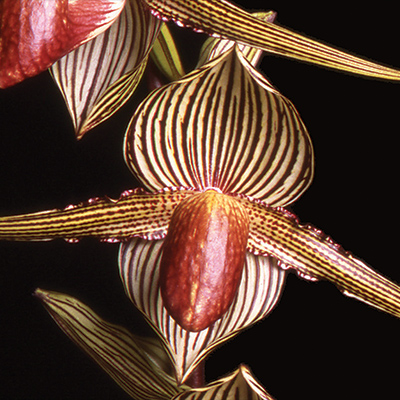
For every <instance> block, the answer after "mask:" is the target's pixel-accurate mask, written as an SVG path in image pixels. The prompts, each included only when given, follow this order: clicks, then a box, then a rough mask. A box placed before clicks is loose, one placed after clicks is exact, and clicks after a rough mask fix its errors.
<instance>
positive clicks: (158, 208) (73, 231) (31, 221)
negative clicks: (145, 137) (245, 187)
mask: <svg viewBox="0 0 400 400" xmlns="http://www.w3.org/2000/svg"><path fill="white" fill-rule="evenodd" d="M193 193H195V192H193V191H191V190H185V189H180V190H178V189H175V190H162V191H159V192H158V193H154V194H149V193H146V192H144V191H143V190H134V191H126V192H124V193H123V194H122V196H121V197H120V198H119V199H118V200H111V199H108V198H105V199H91V200H89V201H88V202H86V203H82V204H79V205H76V206H68V207H67V208H65V209H64V210H57V209H56V210H49V211H43V212H38V213H32V214H25V215H17V216H9V217H0V240H50V239H56V238H64V239H66V240H69V241H76V240H79V239H81V238H83V237H87V236H91V237H96V238H98V239H101V240H105V241H109V242H117V241H120V240H126V239H130V238H132V237H135V236H138V237H142V238H145V239H150V240H151V239H160V238H162V237H164V236H165V235H166V233H167V228H168V224H169V221H170V219H171V215H172V212H173V210H174V208H175V207H176V205H177V204H179V203H180V202H181V201H182V200H183V199H184V198H186V197H188V196H191V195H192V194H193Z"/></svg>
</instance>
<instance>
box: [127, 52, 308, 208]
mask: <svg viewBox="0 0 400 400" xmlns="http://www.w3.org/2000/svg"><path fill="white" fill-rule="evenodd" d="M125 159H126V162H127V164H128V165H129V167H130V168H131V170H132V172H133V173H134V174H135V175H136V177H137V178H138V179H139V180H140V182H141V183H142V184H143V185H145V187H146V188H148V189H149V190H158V189H160V188H163V187H170V186H176V187H178V186H184V187H194V188H196V189H199V190H204V189H206V188H209V187H213V188H218V189H220V190H221V191H222V192H224V193H241V194H245V195H248V196H253V197H255V198H258V199H264V200H266V201H267V202H268V203H269V204H272V205H286V204H289V203H291V202H292V201H294V200H295V199H296V198H298V197H299V196H300V195H301V194H302V193H303V192H304V191H305V190H306V189H307V188H308V186H309V185H310V183H311V180H312V177H313V149H312V145H311V141H310V138H309V136H308V133H307V130H306V128H305V126H304V124H303V122H302V121H301V119H300V116H299V115H298V113H297V111H296V109H295V108H294V106H293V105H292V103H291V102H290V101H289V100H287V99H286V98H285V97H284V96H282V95H281V94H280V93H279V92H278V91H277V90H275V89H274V88H273V87H272V85H271V84H270V83H269V82H268V81H267V80H266V79H265V78H264V77H263V76H262V75H261V74H260V73H258V72H257V71H256V70H255V69H254V67H253V66H252V65H251V64H250V63H249V62H248V60H247V59H246V57H245V55H244V54H243V53H242V52H241V51H240V50H239V49H237V48H236V47H235V48H230V49H228V51H226V52H224V53H222V54H221V55H220V56H219V57H217V58H213V59H211V61H209V62H208V63H207V64H205V65H204V66H202V67H201V68H199V69H197V70H195V71H193V72H192V73H190V74H188V75H186V76H185V77H183V78H182V79H181V80H179V81H176V82H173V83H171V84H169V85H166V86H163V87H162V88H160V89H158V90H155V91H153V92H152V93H151V94H150V95H149V96H148V97H147V98H146V99H145V101H143V102H142V103H141V104H140V105H139V107H138V108H137V110H136V112H135V114H134V116H133V119H132V121H131V123H130V126H129V128H128V130H127V133H126V137H125Z"/></svg>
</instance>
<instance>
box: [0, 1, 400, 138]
mask: <svg viewBox="0 0 400 400" xmlns="http://www.w3.org/2000/svg"><path fill="white" fill-rule="evenodd" d="M161 20H165V21H167V20H173V21H174V22H176V23H177V24H178V25H179V26H184V27H188V28H191V29H193V30H195V31H198V32H205V33H207V34H209V35H211V36H218V37H221V38H225V39H230V40H233V41H236V42H237V43H241V44H245V45H248V46H251V47H254V48H258V49H260V50H263V51H266V52H269V53H273V54H277V55H280V56H284V57H290V58H294V59H296V60H300V61H305V62H311V63H314V64H317V65H321V66H324V67H328V68H334V69H339V70H343V71H346V72H351V73H356V74H361V75H365V76H371V77H377V78H381V79H390V80H400V72H399V71H397V70H394V69H392V68H388V67H385V66H381V65H378V64H376V63H373V62H370V61H367V60H363V59H361V58H358V57H355V56H353V55H350V54H347V53H345V52H342V51H339V50H337V49H334V48H332V47H329V46H327V45H324V44H321V43H318V42H317V41H315V40H311V39H308V38H306V37H304V36H302V35H300V34H297V33H295V32H292V31H290V30H288V29H286V28H283V27H280V26H277V25H274V24H272V23H271V21H263V20H261V19H259V18H256V17H255V16H254V15H251V14H250V13H248V12H246V11H244V10H242V9H240V8H238V7H236V6H234V5H232V4H230V3H229V2H227V1H219V0H201V1H198V0H167V1H165V0H163V1H160V0H73V1H72V0H52V1H36V0H3V1H2V3H1V4H0V88H7V87H9V86H12V85H15V84H16V83H18V82H21V81H22V80H24V79H26V78H29V77H32V76H35V75H37V74H38V73H40V72H42V71H44V70H46V69H47V68H49V67H51V72H52V75H53V77H54V79H55V81H56V83H57V85H58V86H59V88H60V90H61V92H62V94H63V97H64V99H65V101H66V104H67V107H68V109H69V112H70V114H71V118H72V121H73V124H74V128H75V132H76V136H77V138H81V137H82V136H83V135H84V134H85V133H86V132H88V131H89V130H91V129H92V128H94V127H95V126H97V125H98V124H100V123H101V122H103V121H105V120H106V119H107V118H109V117H110V116H111V115H112V114H114V113H115V112H116V111H117V110H118V109H119V108H120V107H121V106H122V105H123V104H125V103H126V101H127V100H128V99H129V98H130V96H131V95H132V94H133V93H134V91H135V88H136V87H137V85H138V83H139V81H140V79H141V77H142V75H143V71H144V68H145V66H146V63H147V60H148V57H149V54H150V51H151V49H152V48H153V45H154V44H155V43H156V44H157V46H156V47H155V48H154V50H155V51H153V52H152V57H154V58H155V59H156V60H158V61H159V62H164V63H165V64H168V63H170V62H171V58H168V57H167V58H165V57H163V49H165V46H163V44H165V43H168V33H163V32H161V34H160V28H161V25H162V23H161ZM174 58H175V59H174V60H173V61H174V62H172V64H175V65H179V61H178V58H177V57H175V56H174ZM175 61H176V62H175ZM170 72H171V74H172V75H171V77H172V78H173V79H176V77H177V76H179V75H182V72H183V71H182V68H181V67H178V69H177V70H174V69H173V70H172V71H170ZM82 93H84V95H83V96H82Z"/></svg>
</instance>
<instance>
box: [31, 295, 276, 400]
mask: <svg viewBox="0 0 400 400" xmlns="http://www.w3.org/2000/svg"><path fill="white" fill-rule="evenodd" d="M35 295H36V297H38V298H39V299H40V300H41V301H42V302H43V304H44V305H45V307H46V309H47V310H48V312H49V313H50V315H51V316H52V317H53V319H54V320H55V321H56V322H57V324H58V325H59V326H60V328H61V329H62V330H63V331H64V332H65V333H66V334H67V335H68V337H69V338H70V339H71V340H72V341H73V342H74V343H75V344H76V345H77V346H78V347H79V348H81V349H82V350H83V351H85V352H86V353H87V354H88V355H89V356H90V357H91V358H92V359H93V360H94V361H95V362H97V363H98V364H99V365H100V367H101V368H103V370H104V371H105V372H107V374H108V375H109V376H110V377H111V378H112V379H114V381H115V382H116V383H117V384H118V385H119V386H120V387H121V388H122V389H123V390H125V392H126V393H128V395H130V396H131V397H132V398H133V399H135V400H184V399H192V400H195V399H208V400H217V399H221V398H227V399H230V398H240V399H242V400H250V399H251V400H273V397H272V396H270V395H269V394H268V393H267V392H266V391H265V389H264V388H262V387H261V385H260V384H259V383H258V382H257V381H256V379H255V378H254V377H253V376H252V374H251V372H250V370H249V369H248V368H247V367H246V366H244V365H241V366H240V367H239V368H238V369H237V370H236V371H235V372H233V373H231V374H230V375H228V376H226V377H224V378H222V379H219V380H218V381H216V382H212V383H211V384H209V385H207V386H205V387H196V388H191V387H190V386H187V385H178V384H177V382H176V380H175V378H174V376H173V370H172V369H171V364H170V362H169V359H168V355H167V353H166V352H165V350H164V349H163V347H162V345H161V343H160V342H159V341H158V340H154V339H149V338H142V337H138V336H135V335H132V334H131V333H130V332H129V331H127V330H126V329H125V328H123V327H121V326H118V325H114V324H111V323H109V322H107V321H105V320H103V319H102V318H101V317H99V316H98V315H97V314H96V313H95V312H94V311H93V310H92V309H90V308H89V307H88V306H86V305H85V304H83V303H82V302H81V301H79V300H77V299H75V298H73V297H72V296H68V295H65V294H61V293H57V292H49V291H44V290H41V289H37V290H36V292H35ZM171 372H172V375H171Z"/></svg>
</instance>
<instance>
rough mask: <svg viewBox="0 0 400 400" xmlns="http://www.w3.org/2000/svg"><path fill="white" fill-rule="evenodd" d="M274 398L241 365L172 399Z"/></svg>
mask: <svg viewBox="0 0 400 400" xmlns="http://www.w3.org/2000/svg"><path fill="white" fill-rule="evenodd" d="M222 399H224V400H237V399H240V400H274V398H273V397H272V396H271V395H270V394H268V393H267V392H266V390H265V389H264V388H263V387H262V386H261V385H260V384H259V383H258V382H257V381H256V380H255V378H254V377H253V376H252V374H251V372H250V370H249V369H248V368H247V367H246V366H244V365H241V366H240V367H239V368H238V369H237V370H236V371H235V372H233V373H232V374H230V375H228V376H226V377H225V378H222V379H219V380H218V381H215V382H213V383H211V384H210V385H208V386H206V387H203V388H198V389H192V390H188V391H185V392H183V393H181V394H179V395H177V396H176V397H174V399H173V400H222Z"/></svg>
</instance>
